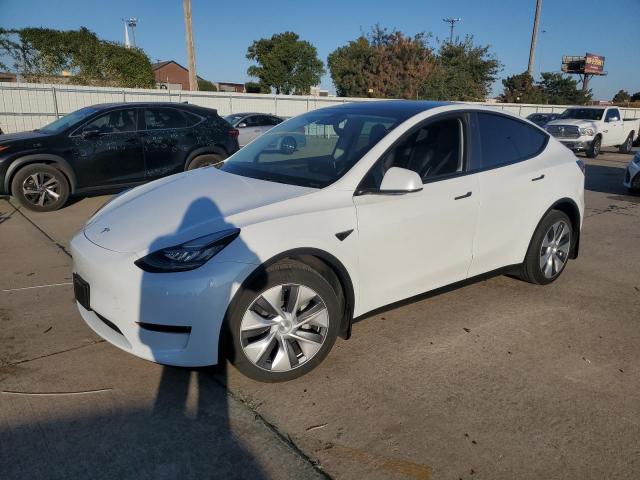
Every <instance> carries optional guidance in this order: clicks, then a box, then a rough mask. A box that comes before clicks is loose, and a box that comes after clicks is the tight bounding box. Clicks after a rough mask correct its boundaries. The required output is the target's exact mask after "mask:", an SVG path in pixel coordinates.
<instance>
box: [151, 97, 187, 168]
mask: <svg viewBox="0 0 640 480" xmlns="http://www.w3.org/2000/svg"><path fill="white" fill-rule="evenodd" d="M143 112H144V113H143V116H142V125H141V129H142V135H141V136H142V144H143V146H144V160H145V166H146V176H147V178H148V179H153V178H159V177H164V176H166V175H171V174H173V173H178V172H182V171H184V166H185V161H186V157H187V155H188V153H189V152H190V151H191V150H192V149H193V148H194V146H195V144H196V138H195V134H194V131H193V128H191V127H190V125H192V124H193V122H194V121H193V120H192V119H191V118H190V117H189V115H192V116H195V115H193V114H186V113H185V112H183V111H182V110H180V109H178V108H173V107H145V108H143Z"/></svg>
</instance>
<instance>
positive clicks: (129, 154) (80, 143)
mask: <svg viewBox="0 0 640 480" xmlns="http://www.w3.org/2000/svg"><path fill="white" fill-rule="evenodd" d="M138 113H139V109H137V108H122V109H115V110H110V111H109V112H106V113H104V114H102V115H99V116H97V117H96V118H94V119H93V120H90V121H89V122H88V123H86V124H84V125H83V126H82V127H80V128H79V129H77V130H75V131H74V132H73V133H72V134H71V136H70V140H71V142H72V144H73V156H74V165H75V166H76V167H75V170H76V176H77V178H78V186H79V187H80V188H85V187H102V186H114V185H120V184H126V183H133V182H138V181H142V180H144V177H145V167H144V155H143V148H142V142H141V140H140V137H139V132H138V130H137V122H138ZM90 131H91V132H93V133H92V134H91V135H87V133H88V132H90ZM83 132H87V133H85V134H83Z"/></svg>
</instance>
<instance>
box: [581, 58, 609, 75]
mask: <svg viewBox="0 0 640 480" xmlns="http://www.w3.org/2000/svg"><path fill="white" fill-rule="evenodd" d="M584 73H591V74H596V75H602V74H603V73H604V57H603V56H602V55H596V54H595V53H587V54H586V55H585V57H584Z"/></svg>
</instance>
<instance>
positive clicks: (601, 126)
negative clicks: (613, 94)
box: [546, 107, 640, 158]
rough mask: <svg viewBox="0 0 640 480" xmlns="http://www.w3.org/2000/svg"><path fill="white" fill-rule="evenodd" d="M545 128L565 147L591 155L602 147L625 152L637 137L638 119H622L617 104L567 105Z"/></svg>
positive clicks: (593, 156)
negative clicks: (601, 105)
mask: <svg viewBox="0 0 640 480" xmlns="http://www.w3.org/2000/svg"><path fill="white" fill-rule="evenodd" d="M546 128H547V131H548V132H549V133H551V135H553V136H554V137H556V138H557V139H558V140H560V141H561V142H562V143H563V144H564V145H565V146H566V147H568V148H570V149H571V150H573V151H575V152H585V153H586V154H587V157H590V158H595V157H597V156H598V154H599V153H600V150H601V149H602V148H603V147H618V149H619V150H620V153H629V152H630V151H631V147H632V146H633V142H634V141H635V140H636V139H637V138H638V132H639V131H640V119H629V120H622V116H621V115H620V110H619V109H618V107H571V108H568V109H567V110H565V111H564V112H563V113H562V114H561V115H560V117H559V118H558V119H557V120H553V121H551V122H549V123H548V124H547V127H546Z"/></svg>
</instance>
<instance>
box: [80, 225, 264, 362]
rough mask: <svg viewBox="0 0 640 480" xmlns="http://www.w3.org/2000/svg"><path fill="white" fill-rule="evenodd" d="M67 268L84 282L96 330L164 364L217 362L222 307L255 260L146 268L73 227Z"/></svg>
mask: <svg viewBox="0 0 640 480" xmlns="http://www.w3.org/2000/svg"><path fill="white" fill-rule="evenodd" d="M71 253H72V256H73V271H74V273H75V274H76V275H78V276H80V277H81V278H82V279H83V280H84V281H85V282H87V283H88V284H89V290H90V293H89V295H90V298H89V308H88V309H87V308H85V307H83V306H82V305H81V304H80V303H79V302H77V303H78V310H79V311H80V315H81V316H82V318H83V319H84V321H85V322H86V323H87V325H89V327H91V329H92V330H93V331H94V332H96V333H97V334H98V335H99V336H101V337H102V338H104V339H105V340H107V341H108V342H110V343H112V344H113V345H115V346H117V347H119V348H121V349H123V350H125V351H127V352H130V353H132V354H134V355H137V356H138V357H141V358H144V359H147V360H151V361H153V362H157V363H162V364H165V365H176V366H186V367H197V366H205V365H214V364H216V363H218V342H219V338H220V330H221V326H222V322H223V319H224V315H225V313H226V310H227V307H228V305H229V303H230V302H231V299H232V298H233V295H234V294H235V292H236V290H237V288H238V286H239V285H240V283H241V282H242V280H244V278H246V277H247V276H248V275H249V273H250V272H251V271H252V270H253V269H254V268H255V265H251V264H246V263H239V262H215V261H214V260H215V258H214V259H213V260H211V261H209V262H208V263H207V264H205V265H203V266H202V267H200V268H198V269H196V270H192V271H188V272H178V273H149V272H144V271H142V270H141V269H139V268H138V267H136V266H135V265H134V263H133V262H134V261H135V260H136V257H135V255H132V254H122V253H116V252H113V251H110V250H107V249H104V248H102V247H99V246H97V245H96V244H94V243H92V242H91V241H89V240H88V239H87V238H86V237H85V235H84V233H82V232H81V233H79V234H78V235H76V237H75V238H74V239H73V240H72V242H71Z"/></svg>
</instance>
